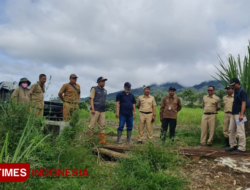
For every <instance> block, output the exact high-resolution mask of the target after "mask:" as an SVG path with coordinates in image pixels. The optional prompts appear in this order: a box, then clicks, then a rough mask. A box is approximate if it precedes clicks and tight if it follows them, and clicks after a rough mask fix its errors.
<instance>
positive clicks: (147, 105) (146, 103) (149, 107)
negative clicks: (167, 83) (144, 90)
mask: <svg viewBox="0 0 250 190" xmlns="http://www.w3.org/2000/svg"><path fill="white" fill-rule="evenodd" d="M138 106H140V111H141V112H153V106H156V102H155V98H154V96H150V95H149V97H148V98H146V97H145V96H144V95H141V96H139V98H138V101H137V104H136V107H138Z"/></svg>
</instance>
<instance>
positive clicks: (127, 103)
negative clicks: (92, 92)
mask: <svg viewBox="0 0 250 190" xmlns="http://www.w3.org/2000/svg"><path fill="white" fill-rule="evenodd" d="M130 91H131V84H130V83H129V82H126V83H125V84H124V91H122V92H120V93H118V94H117V96H116V117H117V118H119V127H118V129H117V142H118V144H121V143H122V141H121V136H122V131H123V129H124V125H125V123H126V128H127V142H128V143H130V144H131V143H132V141H131V134H132V129H133V117H134V118H135V117H136V108H138V109H139V128H138V141H137V143H138V144H143V132H144V128H145V126H146V129H147V141H148V142H151V141H152V139H153V122H154V121H155V120H156V110H155V107H156V102H155V98H154V97H153V96H152V95H150V86H145V85H144V86H143V91H144V94H143V95H141V96H139V98H138V100H137V103H136V100H135V97H134V95H133V94H132V93H130ZM175 91H176V89H175V88H174V87H170V88H169V95H168V96H166V97H165V98H164V99H163V100H162V103H161V110H160V120H161V121H162V132H161V139H162V140H163V141H165V140H166V134H167V129H168V126H170V139H172V140H174V139H173V138H174V136H175V128H176V123H177V122H176V120H177V112H179V111H180V110H181V101H180V99H179V98H178V97H176V96H174V95H175Z"/></svg>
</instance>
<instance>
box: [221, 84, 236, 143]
mask: <svg viewBox="0 0 250 190" xmlns="http://www.w3.org/2000/svg"><path fill="white" fill-rule="evenodd" d="M225 89H226V90H227V95H226V96H224V97H223V104H224V113H225V114H224V122H223V124H224V125H223V134H224V137H225V144H224V145H223V146H222V147H223V148H225V147H230V144H229V133H228V130H229V124H230V118H231V115H232V107H233V101H234V90H233V87H232V86H230V85H227V86H226V88H225Z"/></svg>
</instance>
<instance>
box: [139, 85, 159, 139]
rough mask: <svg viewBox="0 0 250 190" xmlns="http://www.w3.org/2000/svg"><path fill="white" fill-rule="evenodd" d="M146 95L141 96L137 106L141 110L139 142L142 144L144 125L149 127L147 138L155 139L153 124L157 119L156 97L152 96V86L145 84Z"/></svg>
mask: <svg viewBox="0 0 250 190" xmlns="http://www.w3.org/2000/svg"><path fill="white" fill-rule="evenodd" d="M143 91H144V95H141V96H139V98H138V101H137V104H136V107H137V108H138V109H139V110H140V114H139V131H138V144H142V137H143V132H144V127H145V124H146V127H147V139H148V141H151V140H152V139H153V125H152V122H153V121H155V117H156V115H155V106H156V102H155V98H154V97H153V96H150V95H149V93H150V86H145V85H144V86H143Z"/></svg>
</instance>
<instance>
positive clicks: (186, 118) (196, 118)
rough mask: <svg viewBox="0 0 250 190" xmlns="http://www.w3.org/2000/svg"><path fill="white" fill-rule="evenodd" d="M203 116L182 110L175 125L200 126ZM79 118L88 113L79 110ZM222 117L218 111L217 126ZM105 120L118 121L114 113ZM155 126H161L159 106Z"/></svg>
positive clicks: (200, 112)
mask: <svg viewBox="0 0 250 190" xmlns="http://www.w3.org/2000/svg"><path fill="white" fill-rule="evenodd" d="M136 113H137V114H136V115H137V117H136V118H135V120H134V122H135V123H138V117H139V110H138V109H136ZM202 115H203V110H202V109H199V108H185V107H184V108H182V109H181V111H180V112H179V113H178V118H177V125H179V126H200V124H201V119H202ZM80 116H81V118H84V119H89V111H87V110H83V109H82V110H81V111H80ZM223 116H224V112H223V111H219V112H218V115H217V126H221V125H222V124H223ZM106 120H107V121H117V122H118V121H119V119H118V118H116V117H115V113H113V112H110V111H107V112H106ZM154 124H155V125H161V122H160V106H157V107H156V121H155V123H154Z"/></svg>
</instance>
